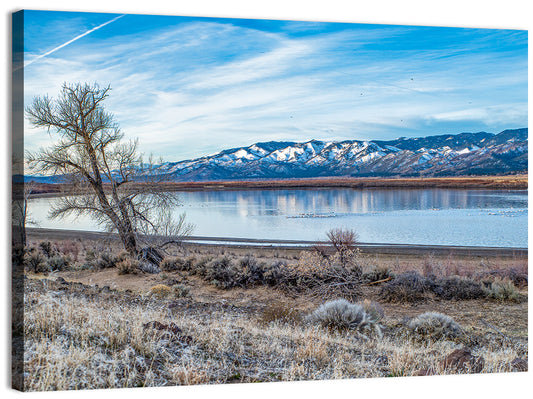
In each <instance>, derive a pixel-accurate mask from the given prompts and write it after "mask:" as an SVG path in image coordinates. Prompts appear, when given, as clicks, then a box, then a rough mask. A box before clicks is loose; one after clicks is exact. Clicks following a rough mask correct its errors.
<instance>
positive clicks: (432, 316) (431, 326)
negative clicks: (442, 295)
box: [407, 312, 464, 341]
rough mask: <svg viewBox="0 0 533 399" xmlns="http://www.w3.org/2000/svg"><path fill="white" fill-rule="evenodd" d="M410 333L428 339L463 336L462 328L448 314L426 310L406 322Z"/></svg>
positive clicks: (453, 338)
mask: <svg viewBox="0 0 533 399" xmlns="http://www.w3.org/2000/svg"><path fill="white" fill-rule="evenodd" d="M407 327H408V329H409V331H410V332H411V334H413V335H415V336H418V337H420V338H424V339H429V340H433V341H436V340H440V339H444V340H456V339H457V338H461V337H463V336H464V331H463V328H462V327H461V326H460V325H459V324H458V323H456V322H455V321H454V320H453V319H452V318H451V317H450V316H446V315H445V314H442V313H436V312H426V313H423V314H421V315H420V316H417V317H415V318H414V319H412V320H411V321H410V322H409V324H408V326H407Z"/></svg>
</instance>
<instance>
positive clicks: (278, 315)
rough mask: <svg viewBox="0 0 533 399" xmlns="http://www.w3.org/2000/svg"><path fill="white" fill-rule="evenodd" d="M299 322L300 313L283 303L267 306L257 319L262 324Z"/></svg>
mask: <svg viewBox="0 0 533 399" xmlns="http://www.w3.org/2000/svg"><path fill="white" fill-rule="evenodd" d="M300 320H301V316H300V313H299V312H298V311H297V310H295V309H293V308H292V307H291V306H290V305H288V304H287V303H285V302H273V303H271V304H269V305H267V306H266V307H265V308H264V309H263V312H262V314H261V317H260V319H259V321H260V322H261V323H263V324H269V323H273V322H281V323H288V324H296V323H297V322H299V321H300Z"/></svg>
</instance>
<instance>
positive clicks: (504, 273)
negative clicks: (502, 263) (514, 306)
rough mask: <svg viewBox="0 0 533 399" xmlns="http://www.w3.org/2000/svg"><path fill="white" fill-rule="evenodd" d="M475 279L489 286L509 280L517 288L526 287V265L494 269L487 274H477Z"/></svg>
mask: <svg viewBox="0 0 533 399" xmlns="http://www.w3.org/2000/svg"><path fill="white" fill-rule="evenodd" d="M476 277H477V278H479V279H482V280H485V281H487V282H488V283H489V284H490V283H492V282H493V281H495V280H497V279H499V280H509V281H511V282H512V283H513V284H514V285H515V287H518V288H522V287H527V285H528V270H527V265H523V266H521V267H520V266H514V267H509V268H505V269H495V270H491V271H488V272H483V273H478V274H477V275H476Z"/></svg>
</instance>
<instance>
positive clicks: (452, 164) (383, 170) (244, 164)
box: [158, 128, 528, 181]
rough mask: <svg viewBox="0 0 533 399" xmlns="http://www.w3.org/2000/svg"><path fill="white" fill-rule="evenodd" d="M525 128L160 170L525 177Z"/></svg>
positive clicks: (266, 145)
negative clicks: (520, 174)
mask: <svg viewBox="0 0 533 399" xmlns="http://www.w3.org/2000/svg"><path fill="white" fill-rule="evenodd" d="M527 134H528V129H527V128H521V129H507V130H504V131H502V132H500V133H498V134H494V133H487V132H477V133H459V134H456V135H451V134H448V135H437V136H426V137H413V138H397V139H394V140H342V141H321V140H316V139H312V140H308V141H305V142H294V141H279V142H278V141H268V142H258V143H254V144H251V145H249V146H244V147H235V148H230V149H226V150H223V151H220V152H218V153H216V154H213V155H209V156H204V157H200V158H196V159H191V160H186V161H179V162H166V163H164V164H162V165H160V166H159V167H158V170H159V173H161V174H163V175H165V177H166V179H165V180H169V181H202V180H238V179H243V178H247V179H280V178H299V177H306V178H307V177H327V176H331V177H341V176H346V177H357V176H361V177H369V176H375V177H390V176H398V177H415V176H420V177H438V176H461V175H480V174H506V173H520V172H526V171H527V141H528V138H527Z"/></svg>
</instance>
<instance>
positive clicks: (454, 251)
mask: <svg viewBox="0 0 533 399" xmlns="http://www.w3.org/2000/svg"><path fill="white" fill-rule="evenodd" d="M26 234H27V235H28V238H32V239H75V238H80V239H93V240H94V239H111V240H114V241H115V240H116V241H118V236H117V234H116V233H105V232H97V231H84V230H66V229H65V230H63V229H45V228H26ZM182 241H183V243H182V245H183V246H188V247H212V248H234V249H250V250H253V249H255V250H259V249H260V250H264V249H270V250H280V251H297V252H299V251H303V250H309V249H312V247H313V245H315V244H325V242H315V241H304V240H301V241H300V240H276V239H271V240H268V239H253V238H232V237H202V236H190V237H186V238H184V239H182ZM357 247H358V249H359V250H360V251H361V253H364V254H383V255H439V256H445V255H457V256H472V257H483V256H486V257H506V258H507V257H524V258H526V259H527V256H528V248H521V247H482V246H479V247H477V246H476V247H473V246H454V245H422V244H388V243H359V244H358V246H357Z"/></svg>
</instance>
